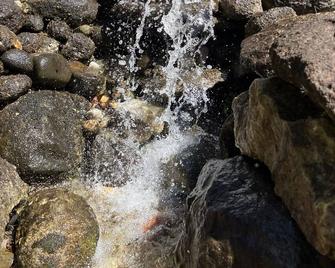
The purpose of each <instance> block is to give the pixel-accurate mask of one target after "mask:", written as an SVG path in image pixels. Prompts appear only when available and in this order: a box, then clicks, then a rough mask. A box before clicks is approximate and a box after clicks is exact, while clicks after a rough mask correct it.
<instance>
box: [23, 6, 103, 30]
mask: <svg viewBox="0 0 335 268" xmlns="http://www.w3.org/2000/svg"><path fill="white" fill-rule="evenodd" d="M26 2H27V4H28V5H29V6H30V8H31V9H32V11H33V12H34V13H35V14H39V15H42V16H43V17H45V18H51V19H55V18H59V19H63V20H65V21H66V22H67V23H68V24H70V25H72V26H79V25H81V24H85V23H90V22H92V21H94V20H95V18H96V16H97V13H98V7H99V5H98V2H97V1H96V0H27V1H26Z"/></svg>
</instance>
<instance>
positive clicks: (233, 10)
mask: <svg viewBox="0 0 335 268" xmlns="http://www.w3.org/2000/svg"><path fill="white" fill-rule="evenodd" d="M219 4H220V8H221V11H222V12H223V14H224V16H226V17H227V18H230V19H235V20H246V19H249V18H250V17H252V16H253V15H255V14H257V13H260V12H263V8H262V0H241V1H235V0H220V2H219Z"/></svg>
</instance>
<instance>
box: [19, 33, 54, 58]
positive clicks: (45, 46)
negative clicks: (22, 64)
mask: <svg viewBox="0 0 335 268" xmlns="http://www.w3.org/2000/svg"><path fill="white" fill-rule="evenodd" d="M18 37H19V39H20V41H21V43H22V48H23V50H25V51H26V52H28V53H57V52H58V50H59V43H58V42H57V41H56V40H55V39H53V38H50V37H48V36H47V35H46V34H45V33H28V32H23V33H20V34H19V35H18Z"/></svg>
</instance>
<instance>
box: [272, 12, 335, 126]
mask: <svg viewBox="0 0 335 268" xmlns="http://www.w3.org/2000/svg"><path fill="white" fill-rule="evenodd" d="M334 21H335V12H329V13H319V14H315V15H314V14H313V15H306V16H303V17H300V19H299V20H298V21H297V22H296V23H294V24H291V25H290V26H289V27H287V28H286V30H285V32H283V33H282V34H281V35H280V36H279V37H278V38H277V39H276V42H275V44H274V45H273V47H272V49H271V60H272V65H273V68H274V70H275V71H276V74H277V75H278V76H279V77H280V78H282V79H283V80H285V81H288V82H289V83H292V84H294V85H296V86H297V87H301V88H304V90H306V92H307V94H308V95H309V96H310V98H311V99H312V100H313V101H314V102H315V103H317V104H318V105H320V106H321V107H323V108H324V109H325V110H326V112H327V113H328V115H329V116H330V117H331V118H332V119H333V120H334V121H335V77H334V69H335V53H334V51H335V36H334V32H335V23H334ZM316 51H317V53H315V52H316Z"/></svg>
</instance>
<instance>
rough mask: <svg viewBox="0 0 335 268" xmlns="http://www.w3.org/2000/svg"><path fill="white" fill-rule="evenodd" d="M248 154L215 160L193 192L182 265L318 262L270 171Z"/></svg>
mask: <svg viewBox="0 0 335 268" xmlns="http://www.w3.org/2000/svg"><path fill="white" fill-rule="evenodd" d="M257 166H259V164H256V163H255V162H253V161H251V160H250V159H246V158H243V157H235V158H231V159H227V160H210V161H209V162H208V163H207V164H206V165H205V167H204V168H203V169H202V171H201V174H200V176H199V180H198V183H197V186H196V189H195V190H194V191H193V192H192V193H191V194H190V196H189V197H188V201H187V203H188V209H189V211H188V214H187V218H186V223H185V224H186V230H185V231H184V233H183V235H182V237H181V240H180V241H179V245H178V247H177V256H176V263H177V264H178V265H179V266H178V267H192V268H196V267H209V266H210V267H239V268H240V267H241V268H242V267H243V268H244V267H245V268H246V267H259V268H262V267H264V268H268V267H278V268H279V267H282V268H286V267H318V266H317V264H316V261H315V256H316V255H317V254H316V253H315V252H314V250H313V249H312V248H311V247H310V246H309V244H308V243H307V242H306V241H305V239H304V237H303V236H302V234H301V232H300V231H299V229H298V228H297V226H296V224H295V222H294V221H293V220H292V218H291V217H290V215H289V213H288V211H287V210H286V209H285V208H284V207H283V205H282V203H281V201H280V199H279V198H278V197H276V196H275V194H274V192H273V189H272V184H271V183H270V176H269V174H268V172H267V171H266V170H265V169H264V168H261V167H257Z"/></svg>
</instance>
